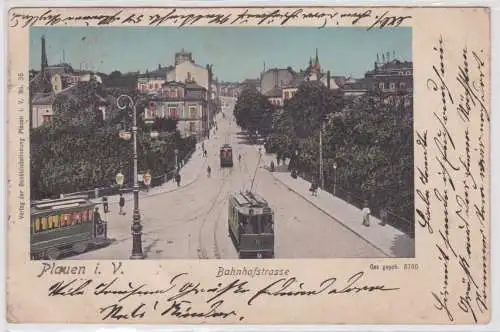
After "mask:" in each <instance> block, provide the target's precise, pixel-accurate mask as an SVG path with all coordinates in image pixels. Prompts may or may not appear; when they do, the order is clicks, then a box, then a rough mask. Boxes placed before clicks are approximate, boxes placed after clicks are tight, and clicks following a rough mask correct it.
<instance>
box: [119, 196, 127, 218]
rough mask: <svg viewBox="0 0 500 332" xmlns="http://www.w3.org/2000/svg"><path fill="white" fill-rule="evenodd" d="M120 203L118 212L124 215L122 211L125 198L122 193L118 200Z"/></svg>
mask: <svg viewBox="0 0 500 332" xmlns="http://www.w3.org/2000/svg"><path fill="white" fill-rule="evenodd" d="M118 204H119V205H120V212H119V214H121V215H125V212H123V207H124V206H125V198H124V197H123V195H122V194H120V201H119V203H118Z"/></svg>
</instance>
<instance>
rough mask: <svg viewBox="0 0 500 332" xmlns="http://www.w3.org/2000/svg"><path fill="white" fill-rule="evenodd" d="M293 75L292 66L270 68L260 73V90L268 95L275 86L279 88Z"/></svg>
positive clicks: (292, 77) (288, 81) (290, 79)
mask: <svg viewBox="0 0 500 332" xmlns="http://www.w3.org/2000/svg"><path fill="white" fill-rule="evenodd" d="M294 77H295V73H294V72H293V70H292V68H285V69H280V68H271V69H269V70H267V71H265V72H263V73H262V74H261V75H260V92H261V93H262V94H263V95H268V94H269V93H270V92H271V91H272V90H275V89H276V88H278V89H281V88H283V87H284V86H285V85H287V84H288V83H290V82H291V81H292V80H293V79H294Z"/></svg>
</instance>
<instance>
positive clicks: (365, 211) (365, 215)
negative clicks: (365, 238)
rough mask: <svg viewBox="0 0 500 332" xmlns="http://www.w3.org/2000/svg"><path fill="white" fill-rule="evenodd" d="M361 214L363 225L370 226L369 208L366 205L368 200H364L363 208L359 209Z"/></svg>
mask: <svg viewBox="0 0 500 332" xmlns="http://www.w3.org/2000/svg"><path fill="white" fill-rule="evenodd" d="M361 213H362V214H363V226H366V227H370V214H371V211H370V208H369V207H368V201H365V204H364V208H363V210H361Z"/></svg>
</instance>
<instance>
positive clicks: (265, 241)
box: [228, 191, 274, 258]
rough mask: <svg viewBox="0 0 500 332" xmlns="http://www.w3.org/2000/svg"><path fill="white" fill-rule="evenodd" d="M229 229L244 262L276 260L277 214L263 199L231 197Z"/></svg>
mask: <svg viewBox="0 0 500 332" xmlns="http://www.w3.org/2000/svg"><path fill="white" fill-rule="evenodd" d="M228 228H229V235H230V236H231V238H232V240H233V243H234V245H235V247H236V250H237V251H238V253H239V257H240V258H274V213H273V211H272V209H271V208H270V207H269V204H268V203H267V201H266V200H265V199H264V198H262V197H261V196H259V195H257V194H255V193H252V192H249V191H247V192H242V193H237V194H233V195H231V196H230V197H229V212H228Z"/></svg>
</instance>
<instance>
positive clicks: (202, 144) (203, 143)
mask: <svg viewBox="0 0 500 332" xmlns="http://www.w3.org/2000/svg"><path fill="white" fill-rule="evenodd" d="M201 150H202V151H205V142H202V143H201Z"/></svg>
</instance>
